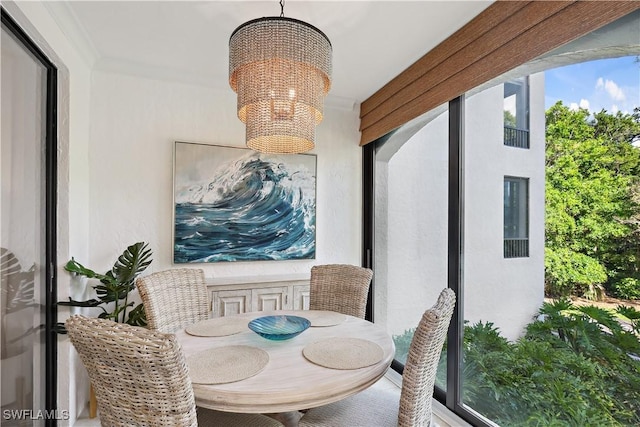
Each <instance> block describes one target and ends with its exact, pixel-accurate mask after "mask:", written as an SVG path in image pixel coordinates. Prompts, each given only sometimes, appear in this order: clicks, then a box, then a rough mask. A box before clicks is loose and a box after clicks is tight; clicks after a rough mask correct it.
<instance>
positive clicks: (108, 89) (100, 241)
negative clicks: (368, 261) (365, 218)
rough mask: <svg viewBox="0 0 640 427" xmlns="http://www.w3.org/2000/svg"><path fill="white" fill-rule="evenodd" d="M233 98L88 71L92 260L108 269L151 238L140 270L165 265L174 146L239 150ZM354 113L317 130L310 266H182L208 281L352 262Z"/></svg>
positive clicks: (357, 194) (357, 205) (332, 113)
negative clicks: (146, 259) (149, 258)
mask: <svg viewBox="0 0 640 427" xmlns="http://www.w3.org/2000/svg"><path fill="white" fill-rule="evenodd" d="M235 109H236V98H235V93H234V92H233V91H232V90H231V88H229V89H228V90H216V89H213V88H204V87H198V86H190V85H187V84H183V83H176V82H169V81H161V80H151V79H145V78H141V77H136V76H130V75H124V74H114V73H111V72H102V71H96V72H94V74H93V78H92V101H91V111H92V114H91V136H90V153H89V164H90V179H89V186H90V188H91V189H92V191H91V198H90V213H89V217H90V233H89V236H88V237H89V238H88V240H89V244H90V259H89V260H86V264H87V265H89V266H91V267H92V268H94V269H98V270H102V269H104V270H106V269H108V268H109V267H110V266H111V265H112V264H113V262H114V261H115V258H116V257H117V256H118V255H119V254H120V253H121V252H122V251H123V250H124V249H125V248H126V246H128V245H130V244H132V243H135V242H137V241H146V242H149V244H150V247H151V249H152V250H153V263H152V264H151V266H150V268H149V269H148V270H147V271H146V272H145V274H146V273H148V272H152V271H159V270H164V269H167V268H171V267H173V264H172V258H171V257H172V251H171V248H172V240H171V239H172V227H173V225H172V210H173V195H172V191H173V171H172V166H173V147H174V141H176V140H178V141H189V142H201V143H208V144H217V145H233V146H244V125H243V124H242V122H240V120H238V118H237V117H236V113H235V111H236V110H235ZM358 124H359V121H358V114H357V112H356V111H339V110H332V109H330V108H327V109H326V111H325V118H324V121H323V122H322V123H321V124H320V125H319V127H318V128H317V136H316V148H315V150H314V151H313V153H315V154H317V164H318V171H317V173H318V177H317V200H316V205H317V224H316V226H317V233H316V234H317V237H316V239H317V251H316V259H315V260H296V261H265V262H225V263H211V264H186V265H185V264H181V266H187V267H198V268H203V269H204V270H205V276H207V277H234V276H248V275H271V274H273V275H281V274H302V273H304V274H308V273H309V270H310V268H311V266H312V265H314V264H319V263H329V262H342V263H353V264H359V263H360V252H361V203H362V202H361V199H362V196H361V193H362V190H361V189H362V183H361V173H362V172H361V157H362V152H361V148H360V147H359V146H358V140H359V132H358Z"/></svg>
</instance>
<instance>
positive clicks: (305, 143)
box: [229, 16, 332, 153]
mask: <svg viewBox="0 0 640 427" xmlns="http://www.w3.org/2000/svg"><path fill="white" fill-rule="evenodd" d="M331 53H332V48H331V43H330V42H329V39H328V38H327V36H325V35H324V34H323V33H322V32H321V31H320V30H318V29H317V28H315V27H314V26H312V25H310V24H307V23H306V22H302V21H299V20H297V19H291V18H285V17H282V16H281V17H268V18H260V19H255V20H253V21H249V22H246V23H244V24H242V25H241V26H240V27H238V28H237V29H236V30H235V31H234V32H233V34H231V38H230V39H229V84H230V85H231V88H232V89H233V90H234V91H235V92H236V93H237V94H238V118H239V119H240V120H241V121H242V122H243V123H245V124H246V126H247V130H246V143H247V146H248V147H249V148H251V149H253V150H256V151H260V152H263V153H304V152H306V151H309V150H311V149H313V147H314V146H315V143H314V140H315V128H316V126H317V125H318V124H319V123H320V122H321V121H322V116H323V101H324V97H325V96H326V94H327V93H328V92H329V89H330V88H331Z"/></svg>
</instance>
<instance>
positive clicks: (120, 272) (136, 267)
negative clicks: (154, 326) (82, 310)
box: [57, 242, 152, 333]
mask: <svg viewBox="0 0 640 427" xmlns="http://www.w3.org/2000/svg"><path fill="white" fill-rule="evenodd" d="M148 246H149V245H148V244H147V243H144V242H138V243H135V244H133V245H131V246H129V247H127V249H125V251H124V252H123V253H122V255H120V256H119V257H118V259H117V261H116V262H115V264H114V265H113V267H112V268H111V270H109V271H107V272H106V273H104V274H100V273H96V272H95V271H93V270H91V269H89V268H86V267H85V266H83V265H82V264H80V263H79V262H78V261H76V260H75V259H73V258H71V261H69V262H68V263H67V264H66V265H65V266H64V268H65V270H67V271H69V272H70V273H74V274H78V275H80V276H85V277H86V278H88V279H97V280H99V284H97V285H95V286H93V289H94V290H95V291H96V298H93V299H89V300H86V301H77V300H74V299H72V298H69V301H59V302H58V304H59V305H63V306H71V307H99V308H100V309H101V310H102V312H101V313H100V315H99V316H98V317H100V318H102V319H109V320H113V321H114V322H119V323H127V324H129V325H134V326H145V325H146V324H147V320H146V316H145V312H144V306H143V305H142V304H139V305H138V306H136V307H135V308H133V309H131V310H128V309H129V308H131V307H133V306H134V302H133V301H129V293H130V292H131V291H132V290H134V289H135V280H136V278H137V277H138V275H140V273H142V272H143V271H144V270H145V269H146V268H147V267H148V266H149V264H151V261H152V259H151V249H149V247H148ZM57 329H58V332H60V333H66V331H65V329H64V325H63V324H61V323H59V324H58V328H57Z"/></svg>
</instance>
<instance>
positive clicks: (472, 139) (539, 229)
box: [464, 73, 545, 339]
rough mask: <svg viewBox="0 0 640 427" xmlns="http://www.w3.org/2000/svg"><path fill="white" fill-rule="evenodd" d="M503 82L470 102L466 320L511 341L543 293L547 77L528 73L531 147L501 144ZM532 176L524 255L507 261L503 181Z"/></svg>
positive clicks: (467, 178) (467, 153) (466, 127)
mask: <svg viewBox="0 0 640 427" xmlns="http://www.w3.org/2000/svg"><path fill="white" fill-rule="evenodd" d="M502 105H503V86H502V85H498V86H495V87H493V88H490V89H487V90H485V91H483V92H480V93H478V94H477V95H474V96H472V97H470V98H468V99H467V104H466V111H465V114H466V117H467V120H466V122H465V138H466V141H465V186H466V188H465V252H464V253H465V259H464V266H465V268H464V282H465V288H464V289H465V295H464V317H465V319H466V320H469V321H470V323H471V324H472V323H475V322H478V321H480V320H482V321H483V322H487V321H490V322H493V323H494V324H495V326H497V327H498V328H499V329H500V331H501V333H502V335H503V336H505V337H507V338H508V339H516V338H518V337H519V336H521V335H522V333H523V330H524V329H523V328H524V327H525V326H526V325H527V324H528V323H530V322H531V321H532V320H533V317H534V315H535V314H536V312H537V311H538V309H539V308H540V306H541V305H542V301H543V298H544V171H545V170H544V145H545V142H544V130H545V125H544V123H545V118H544V74H543V73H539V74H535V75H533V76H531V77H530V116H529V119H530V129H531V132H530V148H529V149H520V148H513V147H507V146H505V145H504V144H503V138H504V137H503V121H504V116H503V112H502ZM505 176H516V177H523V178H529V248H530V250H529V257H526V258H504V255H503V216H504V207H503V182H504V177H505Z"/></svg>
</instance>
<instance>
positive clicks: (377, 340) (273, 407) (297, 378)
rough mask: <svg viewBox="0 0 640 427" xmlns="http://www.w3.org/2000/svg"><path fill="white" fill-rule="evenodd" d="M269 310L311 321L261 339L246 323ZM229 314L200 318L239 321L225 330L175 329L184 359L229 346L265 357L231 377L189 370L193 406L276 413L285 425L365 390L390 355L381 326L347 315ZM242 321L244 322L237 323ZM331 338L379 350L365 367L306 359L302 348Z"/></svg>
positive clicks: (391, 350) (389, 343)
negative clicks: (216, 379)
mask: <svg viewBox="0 0 640 427" xmlns="http://www.w3.org/2000/svg"><path fill="white" fill-rule="evenodd" d="M269 315H294V316H299V317H305V316H307V317H309V318H311V319H310V320H312V321H311V327H309V328H308V329H306V330H305V331H304V332H302V333H301V334H300V335H298V336H296V337H294V338H292V339H288V340H283V341H275V340H269V339H266V338H263V337H261V336H260V335H258V334H257V333H255V332H253V331H252V330H250V329H249V327H248V323H249V322H250V321H251V320H253V319H256V318H258V317H262V316H269ZM323 315H326V319H323ZM233 318H234V319H229V318H228V317H224V318H222V317H221V318H217V319H220V320H217V319H209V320H206V321H204V322H207V323H206V326H207V327H211V328H212V330H214V331H215V329H216V322H221V324H222V322H226V324H228V322H229V321H236V322H239V323H240V324H241V325H240V328H238V330H237V331H232V333H229V334H228V335H223V336H196V335H193V334H192V333H189V327H187V328H186V330H185V329H183V330H180V331H177V332H176V336H177V338H178V341H179V342H180V345H181V346H182V350H183V352H184V354H185V356H186V358H187V362H188V363H189V361H190V359H191V360H192V359H193V358H195V357H197V356H198V355H203V354H206V353H205V352H208V351H216V350H213V349H222V348H224V347H229V346H231V347H236V346H248V347H251V348H252V349H256V348H257V349H261V350H264V352H266V354H267V355H268V357H266V356H265V358H266V359H267V362H266V364H265V365H264V367H263V368H261V370H259V372H257V373H255V374H251V375H252V376H249V377H248V378H244V379H240V380H237V381H235V380H234V381H232V382H224V383H206V384H203V383H198V380H197V379H196V378H194V373H193V372H192V373H191V376H192V382H193V391H194V395H195V399H196V405H197V406H201V407H204V408H208V409H215V410H218V411H226V412H237V413H260V414H271V415H273V414H280V417H279V418H278V416H276V419H279V420H280V421H281V422H283V423H284V424H285V425H296V424H297V419H296V418H295V417H291V416H290V415H288V414H291V413H297V411H300V410H305V409H310V408H314V407H317V406H321V405H325V404H328V403H332V402H335V401H338V400H341V399H344V398H346V397H348V396H351V395H353V394H355V393H358V392H359V391H362V390H364V389H366V388H367V387H369V386H371V385H373V384H374V383H375V382H376V381H378V380H379V379H380V378H381V377H382V376H384V374H385V372H386V371H387V369H388V368H389V365H390V364H391V361H392V360H393V357H394V354H395V346H394V343H393V340H392V338H391V336H389V334H388V333H387V332H386V331H385V330H384V329H383V328H382V327H380V326H378V325H376V324H374V323H371V322H368V321H366V320H363V319H360V318H357V317H353V316H349V315H343V314H338V313H334V312H321V311H318V312H315V311H306V310H297V311H294V310H282V311H274V312H252V313H242V314H238V315H234V316H233ZM336 319H337V320H336ZM323 320H328V321H323ZM245 322H246V325H247V326H246V327H243V326H244V325H245ZM201 323H202V322H201ZM204 335H206V334H204ZM335 339H338V340H343V342H347V343H348V342H349V340H354V341H359V342H365V343H366V344H368V345H370V346H373V347H375V350H376V351H375V352H373V353H375V354H379V360H377V358H378V356H375V357H376V360H377V361H376V360H373V361H372V360H369V361H368V362H366V363H370V364H369V365H368V366H364V367H357V368H355V369H354V368H339V369H336V368H329V367H326V366H322V365H321V364H317V363H314V362H311V361H310V360H309V359H308V357H305V354H303V351H304V349H305V348H308V349H311V347H314V348H316V349H317V348H320V350H322V347H323V346H324V343H325V342H327V343H331V342H332V340H335ZM378 346H379V348H378ZM243 348H244V347H243ZM380 349H381V351H380ZM256 351H258V350H256ZM261 353H262V354H264V353H263V352H261ZM362 353H363V354H361V356H362V357H366V356H367V355H368V354H365V353H369V352H368V351H363V352H362ZM309 354H310V353H308V352H307V355H309ZM233 364H234V362H233V359H230V360H229V369H232V368H233ZM291 420H294V421H291Z"/></svg>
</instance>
